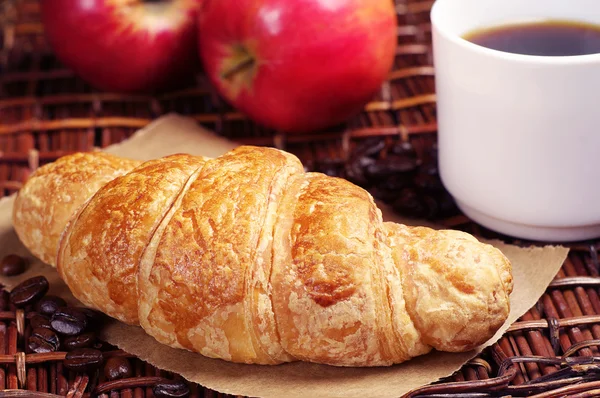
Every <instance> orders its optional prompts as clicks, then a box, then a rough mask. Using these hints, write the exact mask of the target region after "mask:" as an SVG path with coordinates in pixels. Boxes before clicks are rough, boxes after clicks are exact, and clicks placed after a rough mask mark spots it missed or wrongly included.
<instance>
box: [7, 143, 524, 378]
mask: <svg viewBox="0 0 600 398" xmlns="http://www.w3.org/2000/svg"><path fill="white" fill-rule="evenodd" d="M13 225H14V228H15V230H16V233H17V234H18V236H19V238H20V239H21V241H22V242H23V243H24V244H25V245H26V246H27V247H28V248H29V250H30V251H31V252H32V253H33V254H34V255H35V256H37V257H39V258H40V259H42V260H43V261H45V262H48V263H49V264H51V265H55V266H56V268H57V270H58V272H59V274H60V276H61V277H62V279H63V280H64V281H65V283H66V284H67V285H68V287H69V288H70V290H71V291H72V293H73V295H74V296H75V297H76V298H77V299H78V300H80V301H81V302H82V303H83V304H84V305H87V306H89V307H92V308H96V309H98V310H100V311H102V312H104V313H106V314H107V315H109V316H111V317H114V318H116V319H119V320H121V321H123V322H126V323H128V324H132V325H140V326H141V327H142V328H143V329H144V330H145V331H146V332H147V333H148V334H150V335H151V336H153V337H154V338H155V339H156V340H157V341H159V342H161V343H163V344H167V345H169V346H171V347H176V348H183V349H187V350H191V351H194V352H198V353H200V354H202V355H205V356H207V357H212V358H221V359H224V360H227V361H233V362H241V363H252V364H279V363H284V362H290V361H298V360H301V361H310V362H315V363H323V364H330V365H336V366H382V365H391V364H395V363H400V362H403V361H406V360H409V359H411V358H413V357H415V356H418V355H422V354H425V353H427V352H429V351H431V350H432V349H436V350H443V351H451V352H455V351H466V350H470V349H472V348H474V347H476V346H477V345H479V344H481V343H483V342H485V341H486V340H488V339H489V338H490V337H491V336H492V335H493V334H494V333H495V332H496V331H497V330H498V329H499V328H500V326H501V325H502V324H503V323H504V321H505V320H506V318H507V316H508V313H509V294H510V293H511V291H512V288H513V281H512V274H511V265H510V262H509V261H508V259H507V258H506V257H505V256H504V255H503V254H502V253H501V252H500V251H499V250H498V249H496V248H494V247H493V246H491V245H488V244H484V243H481V242H479V241H478V240H477V239H475V238H474V237H473V236H471V235H469V234H467V233H463V232H459V231H451V230H442V231H436V230H433V229H429V228H425V227H408V226H405V225H401V224H395V223H390V222H383V220H382V214H381V211H380V210H379V209H378V208H377V206H376V204H375V202H374V200H373V198H372V197H371V195H369V193H368V192H367V191H365V190H363V189H362V188H360V187H357V186H355V185H353V184H352V183H350V182H348V181H346V180H344V179H340V178H334V177H329V176H326V175H323V174H319V173H310V172H305V171H304V169H303V166H302V164H301V162H300V161H299V160H298V159H297V158H296V157H295V156H293V155H292V154H289V153H286V152H284V151H280V150H277V149H273V148H262V147H252V146H242V147H239V148H236V149H235V150H233V151H231V152H229V153H226V154H225V155H223V156H221V157H218V158H215V159H207V158H203V157H197V156H191V155H186V154H177V155H171V156H167V157H164V158H161V159H156V160H151V161H147V162H144V163H140V162H137V161H133V160H127V159H120V158H117V157H114V156H111V155H108V154H104V153H79V154H74V155H69V156H65V157H63V158H60V159H58V160H57V161H56V162H54V163H51V164H48V165H45V166H43V167H41V168H40V169H38V170H37V171H36V172H35V173H34V174H32V176H31V177H30V179H29V180H28V181H27V182H26V183H25V184H24V186H23V187H22V189H21V190H20V192H19V194H18V196H17V198H16V201H15V205H14V210H13Z"/></svg>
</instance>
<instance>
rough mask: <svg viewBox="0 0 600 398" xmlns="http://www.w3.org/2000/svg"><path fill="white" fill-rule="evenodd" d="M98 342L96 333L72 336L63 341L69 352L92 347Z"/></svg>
mask: <svg viewBox="0 0 600 398" xmlns="http://www.w3.org/2000/svg"><path fill="white" fill-rule="evenodd" d="M95 342H96V336H95V335H94V333H92V332H89V333H82V334H80V335H79V336H70V337H67V338H66V339H65V340H64V341H63V347H64V348H65V349H66V350H67V351H73V350H76V349H77V348H87V347H91V346H92V345H93V344H94V343H95Z"/></svg>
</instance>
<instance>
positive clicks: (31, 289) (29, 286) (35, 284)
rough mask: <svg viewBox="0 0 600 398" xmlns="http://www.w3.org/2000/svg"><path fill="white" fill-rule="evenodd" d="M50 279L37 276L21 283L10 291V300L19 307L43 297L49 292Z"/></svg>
mask: <svg viewBox="0 0 600 398" xmlns="http://www.w3.org/2000/svg"><path fill="white" fill-rule="evenodd" d="M48 288H49V285H48V279H46V278H45V277H43V276H35V277H33V278H29V279H27V280H25V281H23V282H21V283H19V284H18V285H17V286H15V288H14V289H13V290H12V291H11V292H10V301H11V303H13V304H14V305H15V306H17V307H25V306H26V305H27V304H32V303H34V302H36V301H37V300H39V299H41V298H42V297H43V296H44V295H45V294H46V293H47V292H48Z"/></svg>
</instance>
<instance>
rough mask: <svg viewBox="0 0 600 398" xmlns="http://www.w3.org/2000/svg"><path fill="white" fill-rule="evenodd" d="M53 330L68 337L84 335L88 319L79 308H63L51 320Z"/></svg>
mask: <svg viewBox="0 0 600 398" xmlns="http://www.w3.org/2000/svg"><path fill="white" fill-rule="evenodd" d="M50 325H51V326H52V329H54V330H56V331H57V332H58V333H61V334H65V335H67V336H75V335H77V334H80V333H82V332H83V331H84V330H85V327H86V326H87V317H86V316H85V314H84V313H83V311H81V309H79V308H74V307H62V308H60V309H58V310H57V311H56V312H55V313H54V314H53V315H52V318H50Z"/></svg>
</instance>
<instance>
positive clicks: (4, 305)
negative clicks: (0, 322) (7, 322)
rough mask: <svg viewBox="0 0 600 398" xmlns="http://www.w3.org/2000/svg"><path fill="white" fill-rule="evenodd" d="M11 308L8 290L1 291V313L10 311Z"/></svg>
mask: <svg viewBox="0 0 600 398" xmlns="http://www.w3.org/2000/svg"><path fill="white" fill-rule="evenodd" d="M9 306H10V294H9V293H8V291H7V290H4V289H0V311H8V307H9Z"/></svg>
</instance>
